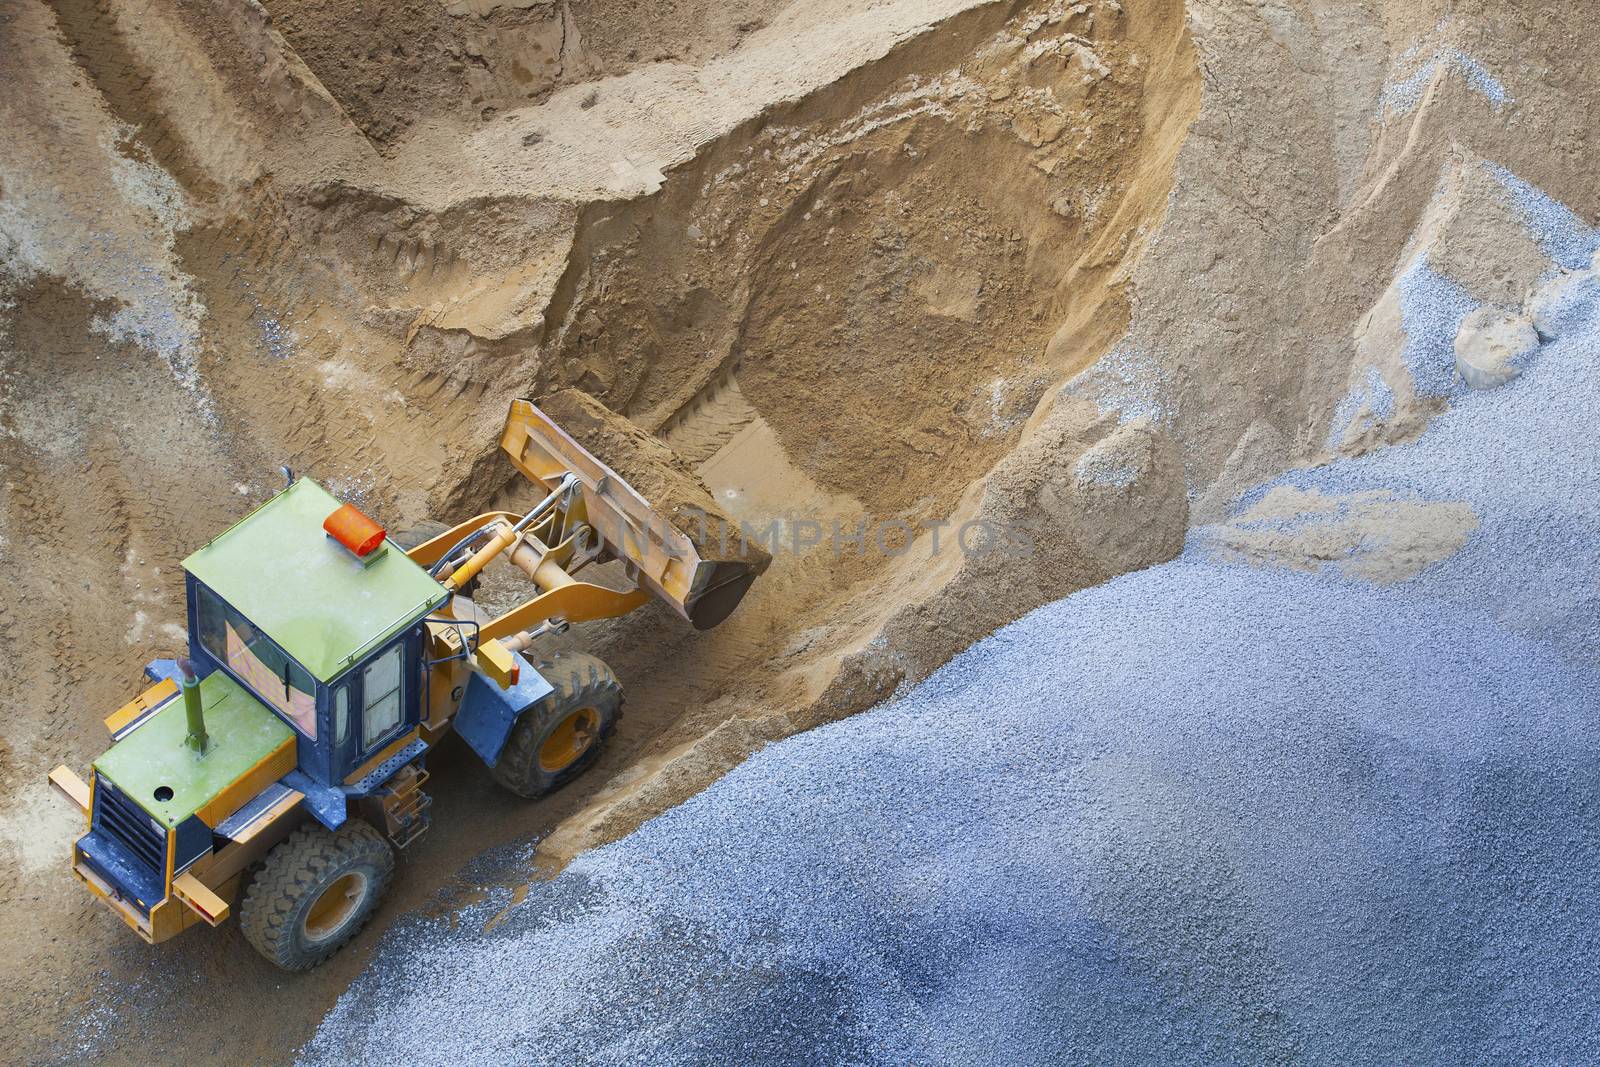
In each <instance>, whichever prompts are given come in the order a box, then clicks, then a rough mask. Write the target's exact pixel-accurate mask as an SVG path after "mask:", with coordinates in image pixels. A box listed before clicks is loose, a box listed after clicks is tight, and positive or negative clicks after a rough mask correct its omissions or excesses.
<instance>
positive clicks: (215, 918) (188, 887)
mask: <svg viewBox="0 0 1600 1067" xmlns="http://www.w3.org/2000/svg"><path fill="white" fill-rule="evenodd" d="M172 892H173V893H174V895H176V896H177V898H178V899H179V900H181V901H183V902H184V903H185V904H187V905H189V907H191V908H193V909H194V910H195V912H197V913H198V914H199V916H200V918H202V919H204V920H205V921H206V922H208V923H210V924H211V925H212V926H221V925H222V923H223V922H224V921H225V920H226V919H227V918H228V915H229V914H230V913H231V911H232V909H231V908H230V907H229V906H228V902H227V901H225V900H223V899H222V898H221V897H219V896H217V894H215V893H213V892H212V891H211V890H210V888H208V887H207V886H206V885H204V884H203V883H202V882H201V881H200V879H198V878H196V877H195V876H194V875H193V874H191V873H189V872H187V871H186V872H184V873H183V874H180V875H179V876H178V877H176V878H174V879H173V880H172Z"/></svg>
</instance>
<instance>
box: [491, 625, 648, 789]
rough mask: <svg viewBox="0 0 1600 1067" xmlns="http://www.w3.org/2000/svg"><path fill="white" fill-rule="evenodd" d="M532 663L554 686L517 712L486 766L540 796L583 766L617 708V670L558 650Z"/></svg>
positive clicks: (597, 752)
mask: <svg viewBox="0 0 1600 1067" xmlns="http://www.w3.org/2000/svg"><path fill="white" fill-rule="evenodd" d="M536 667H537V669H538V671H539V673H540V674H541V675H543V676H544V679H545V680H546V681H548V682H549V683H550V684H551V685H553V686H555V692H553V693H551V694H549V695H548V696H546V697H545V698H544V699H543V700H540V701H539V702H538V703H536V704H533V705H532V706H530V707H529V708H528V709H527V710H526V711H524V712H523V713H522V715H521V716H520V717H519V718H518V719H517V724H516V726H514V727H512V729H511V736H510V737H509V738H508V739H507V740H506V745H505V748H503V749H501V750H500V758H499V759H498V760H496V761H495V765H494V766H493V767H491V768H490V769H489V773H490V774H491V775H493V776H494V780H495V781H497V782H499V783H500V784H501V785H503V786H505V787H506V788H507V789H509V790H511V791H512V792H513V793H516V794H517V795H519V796H524V797H540V796H544V795H545V794H546V793H550V792H553V791H554V790H557V789H560V788H561V787H562V786H564V785H566V784H567V783H568V782H570V781H572V779H574V778H576V777H577V776H578V775H580V774H582V773H583V772H584V771H585V770H587V769H588V767H589V765H590V764H592V763H593V762H594V761H595V759H596V757H598V756H599V755H600V746H601V742H603V741H604V740H605V738H606V737H607V736H608V735H609V734H610V733H611V731H612V729H613V728H614V727H615V726H616V723H617V715H618V713H619V712H620V711H621V708H622V686H621V684H619V683H618V682H617V676H616V675H615V674H613V673H611V668H610V667H607V666H606V665H605V664H604V663H602V662H601V661H600V660H598V659H596V658H595V657H594V656H590V655H585V654H584V653H582V652H561V653H557V654H556V655H554V656H551V657H550V658H549V659H548V660H542V661H540V662H539V663H538V664H536Z"/></svg>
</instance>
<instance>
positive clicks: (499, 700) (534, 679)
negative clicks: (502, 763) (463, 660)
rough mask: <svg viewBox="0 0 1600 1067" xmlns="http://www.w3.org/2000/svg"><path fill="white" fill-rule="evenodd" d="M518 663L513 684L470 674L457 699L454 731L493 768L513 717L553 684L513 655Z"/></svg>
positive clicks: (548, 690) (546, 691)
mask: <svg viewBox="0 0 1600 1067" xmlns="http://www.w3.org/2000/svg"><path fill="white" fill-rule="evenodd" d="M517 662H518V663H520V664H521V665H522V670H521V672H520V673H519V675H518V681H517V684H516V685H514V686H512V687H511V688H510V689H501V688H500V687H499V686H497V685H495V684H494V683H493V682H491V681H489V679H487V678H485V677H483V676H482V675H481V674H474V675H473V676H472V678H471V679H470V680H469V681H468V682H467V692H466V694H465V695H464V696H462V698H461V710H460V711H458V712H456V718H455V722H454V723H453V725H454V727H455V731H456V733H458V734H460V735H461V739H462V740H463V741H465V742H466V743H467V745H468V746H469V747H470V748H471V749H472V751H474V752H476V753H477V754H478V756H479V758H480V759H482V760H483V762H485V763H487V764H488V765H489V766H491V767H493V766H494V765H495V763H496V762H498V761H499V759H500V750H501V749H502V748H504V747H505V745H506V738H508V737H510V736H511V728H512V727H513V726H515V725H516V724H517V717H518V716H519V715H521V714H522V712H523V710H524V709H526V708H527V707H528V706H529V705H530V704H536V703H538V702H539V701H541V700H543V699H544V698H545V697H547V696H549V695H550V694H551V693H553V692H555V686H553V685H551V684H550V683H549V682H547V681H545V680H544V676H543V675H541V674H540V673H539V672H538V671H536V670H534V669H533V664H531V663H529V662H528V661H527V660H525V659H523V658H522V656H521V655H518V656H517Z"/></svg>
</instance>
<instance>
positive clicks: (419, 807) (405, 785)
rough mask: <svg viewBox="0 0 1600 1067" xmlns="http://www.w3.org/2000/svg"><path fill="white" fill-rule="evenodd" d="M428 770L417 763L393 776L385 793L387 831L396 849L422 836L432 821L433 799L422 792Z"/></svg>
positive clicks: (384, 812) (384, 819)
mask: <svg viewBox="0 0 1600 1067" xmlns="http://www.w3.org/2000/svg"><path fill="white" fill-rule="evenodd" d="M427 780H428V772H427V771H425V770H423V769H422V768H421V767H419V766H417V765H416V764H415V763H413V764H411V765H410V766H408V767H406V768H405V769H404V770H402V771H400V773H398V774H396V775H395V776H394V777H393V778H391V779H389V785H388V789H387V791H386V792H385V793H384V796H383V821H384V832H385V833H387V834H388V835H389V840H390V841H393V842H394V846H395V847H396V848H405V847H406V846H407V845H409V844H411V842H413V841H415V840H416V839H417V838H419V837H421V836H422V834H423V832H424V831H426V830H427V829H428V826H429V825H430V824H431V822H432V821H433V820H432V816H431V815H430V814H429V813H428V809H429V808H430V807H432V806H433V798H432V797H430V796H429V795H428V794H426V793H424V792H423V791H422V783H423V782H426V781H427Z"/></svg>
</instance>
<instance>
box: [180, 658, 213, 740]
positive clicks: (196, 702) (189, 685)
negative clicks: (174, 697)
mask: <svg viewBox="0 0 1600 1067" xmlns="http://www.w3.org/2000/svg"><path fill="white" fill-rule="evenodd" d="M178 676H179V681H178V690H179V692H181V693H182V694H183V714H184V717H185V718H187V719H188V720H189V735H188V736H187V737H185V738H184V739H183V743H184V744H185V745H187V746H188V747H189V748H191V749H193V750H194V751H195V752H197V753H199V754H201V755H204V754H205V751H206V748H207V746H209V745H210V743H211V739H210V738H209V737H207V736H206V716H205V712H204V711H203V710H202V709H201V707H200V679H199V677H198V676H197V675H196V674H195V673H194V664H193V663H191V662H190V661H189V657H187V656H180V657H179V658H178Z"/></svg>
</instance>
